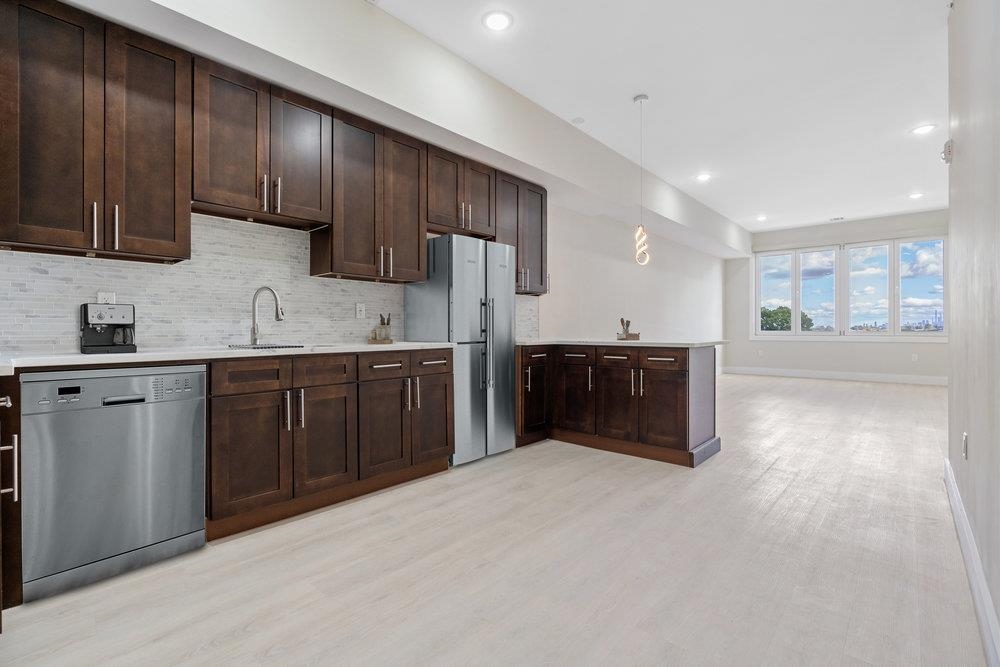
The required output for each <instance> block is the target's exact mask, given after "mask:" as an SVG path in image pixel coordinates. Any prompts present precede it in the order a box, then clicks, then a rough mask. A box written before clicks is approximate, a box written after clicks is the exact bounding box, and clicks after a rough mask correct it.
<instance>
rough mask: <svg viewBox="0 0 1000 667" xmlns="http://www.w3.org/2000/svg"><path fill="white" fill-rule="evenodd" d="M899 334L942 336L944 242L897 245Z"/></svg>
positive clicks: (915, 242) (917, 242)
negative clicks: (935, 334)
mask: <svg viewBox="0 0 1000 667" xmlns="http://www.w3.org/2000/svg"><path fill="white" fill-rule="evenodd" d="M899 331H900V333H902V334H913V333H943V332H944V241H941V240H937V241H913V242H910V243H901V244H900V245H899Z"/></svg>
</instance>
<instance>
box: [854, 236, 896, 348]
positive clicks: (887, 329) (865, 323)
mask: <svg viewBox="0 0 1000 667" xmlns="http://www.w3.org/2000/svg"><path fill="white" fill-rule="evenodd" d="M847 257H848V264H849V266H850V274H849V278H848V290H850V299H849V300H850V307H849V310H850V318H849V319H848V330H849V331H850V333H852V334H862V335H869V334H885V333H891V332H892V326H891V324H890V323H889V246H888V245H870V246H860V247H852V248H849V249H848V250H847Z"/></svg>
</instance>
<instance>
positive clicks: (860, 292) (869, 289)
mask: <svg viewBox="0 0 1000 667" xmlns="http://www.w3.org/2000/svg"><path fill="white" fill-rule="evenodd" d="M877 291H878V290H876V289H875V286H874V285H867V286H865V287H864V288H862V289H856V290H854V291H853V292H851V294H852V295H853V296H874V295H875V292H877Z"/></svg>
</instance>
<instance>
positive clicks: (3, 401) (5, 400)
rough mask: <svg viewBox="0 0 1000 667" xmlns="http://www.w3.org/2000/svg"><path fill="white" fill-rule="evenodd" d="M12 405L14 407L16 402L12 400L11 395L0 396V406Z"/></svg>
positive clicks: (7, 406)
mask: <svg viewBox="0 0 1000 667" xmlns="http://www.w3.org/2000/svg"><path fill="white" fill-rule="evenodd" d="M12 407H14V402H13V401H11V400H10V396H0V408H12Z"/></svg>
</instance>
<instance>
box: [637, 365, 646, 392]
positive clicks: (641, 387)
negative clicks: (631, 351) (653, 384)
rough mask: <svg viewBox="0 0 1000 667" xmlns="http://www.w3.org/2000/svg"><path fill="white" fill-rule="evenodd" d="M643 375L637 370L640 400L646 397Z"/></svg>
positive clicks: (642, 372)
mask: <svg viewBox="0 0 1000 667" xmlns="http://www.w3.org/2000/svg"><path fill="white" fill-rule="evenodd" d="M644 373H645V372H644V371H643V370H642V369H641V368H640V369H639V398H642V397H643V396H645V395H646V386H645V385H646V381H645V380H646V379H645V377H644Z"/></svg>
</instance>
